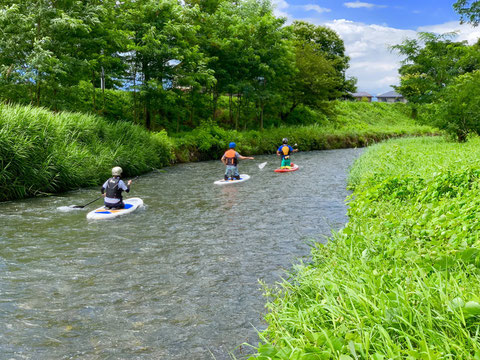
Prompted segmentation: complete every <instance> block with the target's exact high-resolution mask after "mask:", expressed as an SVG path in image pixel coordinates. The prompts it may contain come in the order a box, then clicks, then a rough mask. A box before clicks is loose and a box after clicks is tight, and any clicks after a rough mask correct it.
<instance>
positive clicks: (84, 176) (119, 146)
mask: <svg viewBox="0 0 480 360" xmlns="http://www.w3.org/2000/svg"><path fill="white" fill-rule="evenodd" d="M171 150H172V144H171V141H170V140H169V138H168V137H167V135H166V133H154V134H153V133H149V132H147V131H146V130H144V129H143V128H141V127H139V126H135V125H132V124H130V123H125V122H117V123H110V122H107V121H105V120H103V119H102V118H99V117H95V116H90V115H82V114H78V113H58V114H54V113H52V112H50V111H47V110H43V109H39V108H33V107H28V106H27V107H24V106H4V105H0V201H5V200H12V199H19V198H24V197H28V196H36V195H41V194H45V193H55V192H61V191H65V190H70V189H75V188H79V187H83V186H92V185H98V184H100V183H101V182H103V181H104V180H105V179H107V178H108V177H109V176H110V174H111V173H110V171H111V168H112V166H114V165H119V166H121V167H122V168H123V169H124V173H125V175H126V176H133V175H137V174H142V173H145V172H148V171H150V170H152V169H153V168H158V167H162V166H165V165H167V164H169V163H170V161H171V160H172V151H171Z"/></svg>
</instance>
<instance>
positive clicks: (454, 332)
mask: <svg viewBox="0 0 480 360" xmlns="http://www.w3.org/2000/svg"><path fill="white" fill-rule="evenodd" d="M350 180H351V182H350V184H351V186H352V188H353V189H354V193H353V197H352V199H351V202H350V209H349V216H350V221H349V223H348V224H347V226H346V227H345V229H343V230H342V231H341V232H339V233H336V234H335V235H334V236H333V238H332V240H331V241H330V242H329V244H328V245H327V246H323V245H318V246H317V247H316V248H315V249H313V250H312V261H311V263H310V264H302V265H299V266H297V267H295V269H294V271H293V272H292V274H291V278H290V279H289V281H288V282H287V281H285V282H284V283H282V284H281V285H279V286H278V288H276V289H266V294H267V295H268V296H269V297H270V301H269V302H268V305H267V308H268V314H267V315H266V320H267V322H268V329H267V330H266V331H265V332H264V333H263V337H264V344H263V345H262V346H261V347H260V348H259V349H258V350H259V356H258V359H342V360H347V359H375V360H380V359H480V339H479V336H480V271H479V267H480V249H479V247H480V223H479V219H480V215H479V214H478V208H479V206H480V192H479V190H480V140H479V139H478V138H476V139H472V140H471V141H469V142H468V143H465V144H458V143H449V142H446V141H445V140H444V139H441V138H421V139H400V140H391V141H388V142H385V143H382V144H378V145H375V146H373V147H371V148H369V149H368V150H367V151H366V153H365V154H364V155H363V156H362V158H361V159H360V160H359V161H357V162H356V163H355V166H354V168H353V169H352V172H351V179H350Z"/></svg>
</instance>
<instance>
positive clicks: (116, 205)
mask: <svg viewBox="0 0 480 360" xmlns="http://www.w3.org/2000/svg"><path fill="white" fill-rule="evenodd" d="M121 175H122V168H121V167H120V166H115V167H114V168H113V169H112V177H111V178H110V179H108V180H107V181H105V183H104V184H103V186H102V194H103V196H104V197H105V199H104V203H105V207H106V208H107V209H123V208H124V207H125V204H124V203H123V197H122V192H123V191H125V192H127V193H128V192H129V191H130V185H131V184H132V180H128V182H127V184H126V185H125V183H124V182H123V180H121V179H120V176H121Z"/></svg>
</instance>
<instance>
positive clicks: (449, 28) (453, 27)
mask: <svg viewBox="0 0 480 360" xmlns="http://www.w3.org/2000/svg"><path fill="white" fill-rule="evenodd" d="M418 31H422V32H433V33H436V34H445V33H450V32H457V33H458V36H457V37H456V38H455V40H456V41H464V40H466V41H467V42H468V43H469V44H470V45H472V44H474V43H476V42H477V41H478V39H479V38H480V29H479V28H478V27H477V28H475V27H473V26H471V25H469V24H460V23H459V22H457V21H450V22H447V23H445V24H439V25H432V26H422V27H419V28H418Z"/></svg>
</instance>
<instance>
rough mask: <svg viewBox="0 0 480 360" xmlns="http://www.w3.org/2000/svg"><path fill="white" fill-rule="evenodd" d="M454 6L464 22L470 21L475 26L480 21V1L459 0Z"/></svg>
mask: <svg viewBox="0 0 480 360" xmlns="http://www.w3.org/2000/svg"><path fill="white" fill-rule="evenodd" d="M453 8H454V9H455V11H456V12H457V13H458V14H459V15H460V19H461V21H462V23H463V22H468V23H470V24H472V25H474V26H478V24H479V23H480V3H479V2H478V1H475V0H473V1H472V0H457V2H456V3H454V4H453Z"/></svg>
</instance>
